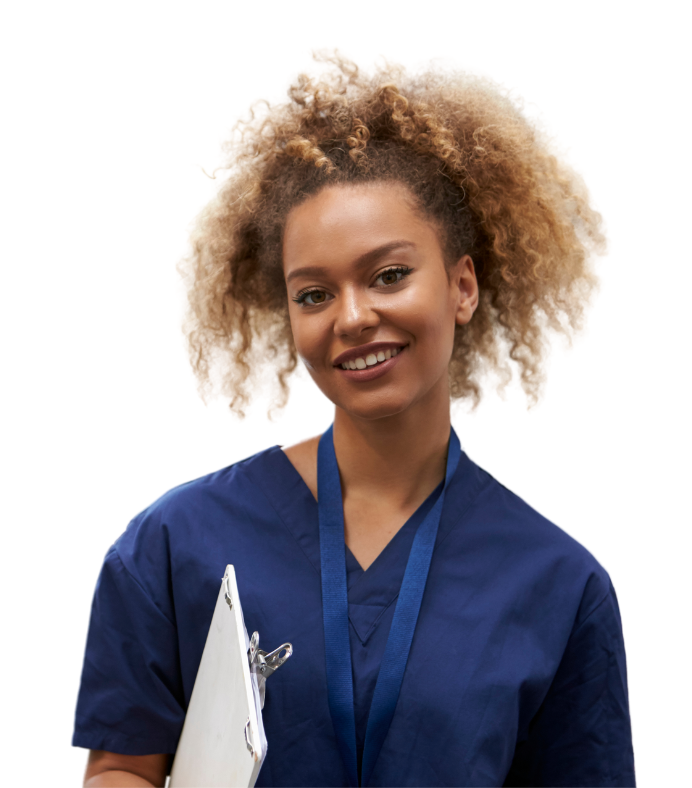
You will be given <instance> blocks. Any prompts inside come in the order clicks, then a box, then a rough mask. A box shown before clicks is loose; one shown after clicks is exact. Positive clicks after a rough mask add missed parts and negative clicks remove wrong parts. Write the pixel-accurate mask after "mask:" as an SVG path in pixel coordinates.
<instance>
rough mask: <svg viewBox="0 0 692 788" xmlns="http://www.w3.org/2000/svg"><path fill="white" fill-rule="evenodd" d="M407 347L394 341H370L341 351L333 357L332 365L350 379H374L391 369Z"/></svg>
mask: <svg viewBox="0 0 692 788" xmlns="http://www.w3.org/2000/svg"><path fill="white" fill-rule="evenodd" d="M407 347H408V345H401V344H397V343H394V342H372V343H370V344H368V345H363V346H362V347H359V348H353V349H352V350H347V351H346V352H345V353H342V354H341V355H340V356H338V357H337V358H336V359H335V363H334V367H335V368H337V369H339V370H340V371H341V373H342V374H343V375H345V376H346V377H347V378H349V379H351V380H358V381H363V382H364V381H368V380H374V379H375V378H379V377H381V376H382V375H384V374H385V373H387V372H388V371H389V370H390V369H392V368H393V367H394V366H395V365H396V364H397V363H398V361H399V357H400V356H401V354H402V353H404V352H405V350H406V348H407Z"/></svg>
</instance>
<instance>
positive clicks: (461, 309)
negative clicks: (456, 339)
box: [450, 254, 478, 326]
mask: <svg viewBox="0 0 692 788" xmlns="http://www.w3.org/2000/svg"><path fill="white" fill-rule="evenodd" d="M450 284H451V285H452V288H453V293H454V298H455V300H456V315H455V322H456V324H457V325H458V326H465V325H466V324H467V323H468V322H469V321H470V320H471V318H472V317H473V313H474V312H475V311H476V307H477V306H478V280H477V279H476V269H475V268H474V266H473V260H472V259H471V257H470V256H469V255H467V254H465V255H464V256H463V257H460V258H459V259H458V260H457V262H456V263H455V264H454V266H453V268H452V270H451V271H450Z"/></svg>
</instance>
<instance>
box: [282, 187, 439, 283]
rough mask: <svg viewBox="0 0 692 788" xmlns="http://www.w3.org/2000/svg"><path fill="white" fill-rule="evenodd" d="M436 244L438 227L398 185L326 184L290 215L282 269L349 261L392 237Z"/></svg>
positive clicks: (404, 188) (285, 233) (422, 244)
mask: <svg viewBox="0 0 692 788" xmlns="http://www.w3.org/2000/svg"><path fill="white" fill-rule="evenodd" d="M395 240H396V241H409V242H411V243H412V244H414V245H415V246H416V247H422V246H429V245H430V244H434V245H437V233H436V231H435V227H434V225H433V224H432V222H430V221H429V220H427V219H426V218H425V217H424V216H423V215H422V214H421V212H420V211H419V210H417V209H416V207H415V203H414V198H413V196H412V195H411V193H410V192H409V191H408V189H407V188H406V187H405V186H403V185H402V184H399V183H389V182H384V183H382V182H377V183H366V184H348V185H339V186H328V187H325V188H324V189H322V190H321V191H320V192H318V193H317V194H315V195H313V196H311V197H309V198H308V199H307V200H305V201H304V202H303V203H301V204H300V205H297V206H296V207H295V208H293V209H292V210H291V211H290V213H289V214H288V218H287V220H286V226H285V229H284V241H283V262H284V271H285V272H286V273H288V272H289V271H290V269H291V268H292V267H295V266H297V265H305V264H306V263H308V262H319V263H322V264H324V262H325V260H334V261H336V260H337V259H338V260H340V261H343V262H347V261H348V260H349V259H355V258H357V257H359V256H361V255H362V254H365V253H367V252H368V251H370V250H371V249H373V248H376V247H379V246H382V245H385V244H388V243H391V242H392V241H395Z"/></svg>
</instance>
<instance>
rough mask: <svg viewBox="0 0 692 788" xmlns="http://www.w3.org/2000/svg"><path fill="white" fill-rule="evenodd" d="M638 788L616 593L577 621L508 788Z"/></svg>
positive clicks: (521, 745)
mask: <svg viewBox="0 0 692 788" xmlns="http://www.w3.org/2000/svg"><path fill="white" fill-rule="evenodd" d="M634 785H635V776H634V756H633V753H632V734H631V728H630V716H629V704H628V697H627V669H626V664H625V647H624V642H623V636H622V623H621V620H620V611H619V608H618V603H617V597H616V596H615V590H614V589H613V587H612V585H610V588H609V591H608V593H607V594H606V596H605V597H604V598H603V599H602V600H601V602H600V603H598V604H597V605H596V607H595V608H594V609H593V610H592V611H591V612H590V613H588V615H587V616H586V617H585V618H584V619H583V620H581V621H580V620H579V617H578V619H577V623H576V624H575V627H574V629H573V630H572V633H571V635H570V638H569V642H568V644H567V647H566V649H565V652H564V655H563V658H562V660H561V662H560V666H559V668H558V670H557V673H556V675H555V678H554V680H553V682H552V684H551V687H550V689H549V691H548V694H547V696H546V698H545V700H544V701H543V703H542V705H541V707H540V709H539V711H538V713H537V714H536V716H535V717H534V719H533V720H532V722H531V724H530V726H529V733H528V738H527V740H525V741H522V742H519V743H518V745H517V749H516V752H515V756H514V761H513V763H512V768H511V769H510V772H509V774H508V776H507V779H506V780H505V786H514V787H515V788H516V787H517V786H535V787H537V786H556V787H557V786H573V787H575V786H600V787H603V786H623V787H626V788H631V787H632V786H634Z"/></svg>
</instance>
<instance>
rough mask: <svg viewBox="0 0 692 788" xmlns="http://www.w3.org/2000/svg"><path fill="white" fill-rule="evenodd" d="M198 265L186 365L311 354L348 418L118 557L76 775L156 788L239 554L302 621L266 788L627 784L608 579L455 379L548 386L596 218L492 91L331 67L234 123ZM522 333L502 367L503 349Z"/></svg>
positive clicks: (190, 489) (225, 481)
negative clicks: (474, 434) (477, 455)
mask: <svg viewBox="0 0 692 788" xmlns="http://www.w3.org/2000/svg"><path fill="white" fill-rule="evenodd" d="M232 167H233V169H232V172H231V177H230V178H229V179H228V181H227V182H226V184H225V185H224V187H223V188H222V189H221V191H220V194H219V196H218V198H217V200H216V201H215V202H214V203H213V204H212V205H211V206H210V207H209V208H208V209H207V211H206V212H205V213H204V214H203V216H202V217H201V219H200V222H199V226H198V230H197V233H196V236H195V243H194V253H193V255H192V257H191V260H190V267H189V274H190V304H191V311H190V324H189V338H190V347H191V358H192V361H193V365H194V367H195V369H196V371H197V373H198V375H199V377H200V380H201V383H202V385H203V386H206V385H208V384H209V381H210V380H211V378H212V376H213V375H215V374H217V375H218V373H220V374H221V379H222V385H223V388H224V390H225V391H226V392H227V393H228V394H229V395H230V398H231V407H232V408H233V409H235V410H236V411H241V410H242V408H243V406H244V405H245V404H246V403H247V402H248V399H249V396H250V393H251V390H252V383H253V380H254V379H255V378H254V376H255V373H256V372H257V368H258V366H259V365H260V362H263V363H264V364H265V366H266V365H267V364H268V365H269V367H270V368H271V369H272V370H273V371H274V372H275V374H276V379H277V381H278V383H279V386H280V390H281V393H282V396H283V397H285V396H286V391H287V383H286V381H287V376H288V375H289V374H290V372H291V371H292V370H293V369H294V368H295V366H296V363H297V359H298V357H300V358H301V359H302V360H303V362H304V363H305V365H306V367H307V368H308V370H309V372H310V374H311V376H312V378H313V379H314V381H315V383H316V384H317V386H318V387H319V388H320V390H321V391H322V392H323V393H324V394H325V395H326V396H327V397H328V398H329V399H330V400H331V401H332V402H333V403H334V405H335V416H334V424H333V428H330V430H328V431H327V433H325V435H324V436H322V437H321V438H320V437H319V436H318V437H314V438H310V439H308V440H306V441H305V442H303V443H300V444H298V445H296V446H293V447H290V448H287V449H285V450H282V449H281V448H280V447H274V448H271V449H268V450H265V451H262V452H260V453H259V454H257V455H255V456H253V457H250V458H249V459H247V460H245V461H243V462H240V463H237V464H235V465H233V466H231V467H229V468H225V469H223V470H221V471H218V472H216V473H212V474H211V475H209V476H205V477H203V478H201V479H198V480H196V481H193V482H190V483H188V484H185V485H182V486H181V487H178V488H176V489H174V490H172V491H170V492H169V493H167V494H166V495H164V496H163V497H162V498H160V499H159V500H158V501H157V502H156V503H154V504H153V505H152V506H151V507H149V508H148V509H146V510H145V511H144V512H142V513H141V514H140V515H138V516H137V517H136V518H135V519H134V520H133V521H132V523H131V524H130V526H129V527H128V529H127V530H126V532H125V533H124V534H123V535H122V536H121V537H120V539H119V540H118V541H117V542H116V544H115V545H114V546H113V547H112V548H111V550H110V551H109V553H108V555H107V556H106V560H105V564H104V567H103V570H102V572H101V575H100V578H99V581H98V585H97V589H96V594H95V599H94V608H93V613H92V620H91V625H90V631H89V638H88V643H87V652H86V658H85V664H84V672H83V677H82V687H81V691H80V696H79V702H78V708H77V723H76V730H75V736H74V744H76V745H78V746H82V747H88V748H90V749H91V750H92V753H91V755H90V760H89V766H88V768H87V776H86V782H85V784H87V785H90V786H96V785H126V784H127V785H162V784H163V782H164V780H165V776H166V773H167V769H168V767H169V764H170V758H171V755H172V754H173V753H174V752H175V748H176V744H177V740H178V736H179V734H180V730H181V727H182V724H183V720H184V716H185V709H186V706H187V703H188V701H189V699H190V694H191V692H192V687H193V684H194V680H195V675H196V671H197V667H198V665H199V661H200V658H201V654H202V650H203V647H204V642H205V638H206V633H207V629H208V626H209V622H210V619H211V614H212V610H213V607H214V603H215V600H216V595H217V592H218V586H219V578H220V577H221V575H222V574H223V569H224V567H225V565H226V564H227V563H232V564H234V565H235V568H236V572H237V576H238V583H239V588H240V593H241V597H242V601H243V608H244V612H245V618H246V622H247V625H248V628H249V629H250V630H254V629H257V630H259V631H260V632H261V633H262V637H263V641H265V642H266V643H268V644H279V643H282V642H284V641H285V640H290V641H291V642H292V643H293V647H294V657H293V658H292V659H291V660H290V661H289V662H288V663H287V664H286V666H285V667H284V668H282V670H281V671H279V672H278V673H277V674H276V676H274V677H272V680H271V682H270V685H269V687H268V692H267V701H266V705H265V709H264V720H265V728H266V731H267V738H268V740H269V743H270V747H269V751H268V755H267V759H266V761H265V764H264V766H263V768H262V771H261V772H260V775H259V780H258V785H267V786H269V785H283V786H287V785H302V786H307V785H356V784H362V785H386V786H395V785H396V786H403V785H411V786H414V785H415V786H420V785H425V786H431V785H455V786H460V785H467V786H480V785H485V786H499V785H508V786H519V785H531V786H542V785H545V786H548V785H570V786H586V785H599V786H605V785H618V786H631V785H634V769H633V758H632V748H631V734H630V724H629V714H628V702H627V686H626V670H625V656H624V647H623V641H622V632H621V625H620V618H619V613H618V607H617V601H616V597H615V592H614V591H613V588H612V585H611V583H610V580H609V578H608V575H607V574H606V572H605V571H604V570H603V569H602V568H601V567H600V566H599V564H598V563H597V562H596V561H595V559H594V558H593V557H592V556H591V555H590V554H589V553H588V552H587V551H586V550H585V549H584V548H583V547H581V546H580V545H579V544H577V543H576V542H575V541H574V540H573V539H571V538H570V537H569V536H567V535H566V534H565V533H564V532H562V531H561V530H560V529H559V528H557V527H556V526H555V525H553V524H551V523H550V522H548V521H547V520H545V519H544V518H543V517H541V516H540V515H539V514H538V513H537V512H535V511H533V510H532V509H531V508H530V507H529V506H527V505H526V504H525V503H524V502H523V501H522V500H521V499H520V498H518V497H517V496H515V495H513V494H512V493H511V492H509V491H508V490H507V489H505V488H504V487H502V485H500V484H499V483H498V482H497V481H495V480H494V479H493V478H492V477H491V476H490V475H489V474H487V473H486V472H485V471H483V470H482V469H480V468H479V467H478V466H476V465H475V464H474V463H473V462H472V461H471V460H470V459H469V458H468V457H467V456H466V455H465V454H464V453H463V452H462V451H461V450H460V448H459V442H458V439H457V437H456V435H455V434H454V431H453V430H451V424H450V400H451V398H459V397H472V398H474V399H476V400H477V399H478V398H479V396H480V384H479V380H480V376H481V373H483V372H485V371H487V370H495V371H497V372H499V373H500V379H501V380H506V379H507V378H508V377H509V375H510V371H509V367H508V366H507V362H508V361H509V362H510V363H513V364H515V366H516V367H518V369H519V373H520V379H521V382H522V385H523V387H524V389H525V390H526V392H527V394H528V395H529V397H530V398H535V397H536V396H537V394H538V390H539V386H540V382H541V374H540V373H541V359H542V348H543V345H544V338H545V333H546V331H547V330H548V329H554V330H558V331H570V330H571V329H573V328H575V327H576V326H577V325H578V323H579V319H580V316H581V313H582V309H583V306H584V304H585V302H586V299H587V297H588V294H589V291H590V289H591V288H592V286H593V284H594V278H593V275H592V273H591V272H590V269H589V267H588V257H589V254H590V252H592V251H594V250H597V249H598V247H599V246H600V245H601V243H602V237H601V234H600V231H599V217H598V215H597V214H596V213H595V212H594V211H593V210H592V209H591V208H590V207H589V204H588V200H587V196H586V192H585V190H584V188H583V187H582V186H581V184H580V181H579V180H578V179H577V177H576V176H575V175H574V174H573V173H572V172H570V171H569V170H568V169H567V168H565V167H564V166H563V165H561V164H559V163H558V162H557V161H556V160H555V159H554V158H553V157H552V156H551V154H550V153H549V151H547V150H546V148H545V146H544V144H543V142H542V141H541V140H540V138H539V136H538V135H537V133H536V132H535V130H534V129H533V128H532V127H531V125H530V124H529V123H528V122H527V121H526V120H525V119H524V118H523V117H522V115H521V114H520V113H519V111H518V110H517V109H516V108H515V107H514V106H513V105H512V104H511V103H510V102H509V101H508V100H506V99H505V98H504V97H503V96H502V95H501V94H500V93H498V92H497V90H496V89H494V88H493V87H492V86H490V85H488V84H486V83H484V82H481V81H477V80H473V79H469V78H466V77H462V76H455V75H443V74H434V73H428V74H424V75H422V76H420V77H417V78H410V77H407V76H405V75H404V74H403V73H402V72H400V71H393V70H390V71H383V72H379V73H377V74H376V75H375V76H374V77H373V78H372V79H367V78H365V77H363V76H361V75H360V74H359V72H358V71H357V69H356V68H355V67H354V66H352V64H348V63H344V62H342V61H334V67H333V70H332V72H331V73H330V74H329V75H328V76H327V77H326V78H324V79H323V80H322V81H320V82H313V81H311V80H310V79H308V78H306V77H301V78H300V79H299V81H298V83H297V84H296V85H295V86H293V87H292V88H291V90H290V102H289V103H288V104H286V105H285V106H280V107H274V108H270V109H269V110H268V112H267V113H266V114H265V115H264V116H263V117H262V118H260V119H258V120H252V121H251V122H249V123H247V124H245V125H241V127H240V134H239V136H238V138H237V140H236V143H235V146H234V147H233V148H232ZM507 351H508V356H506V355H505V354H506V352H507Z"/></svg>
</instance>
